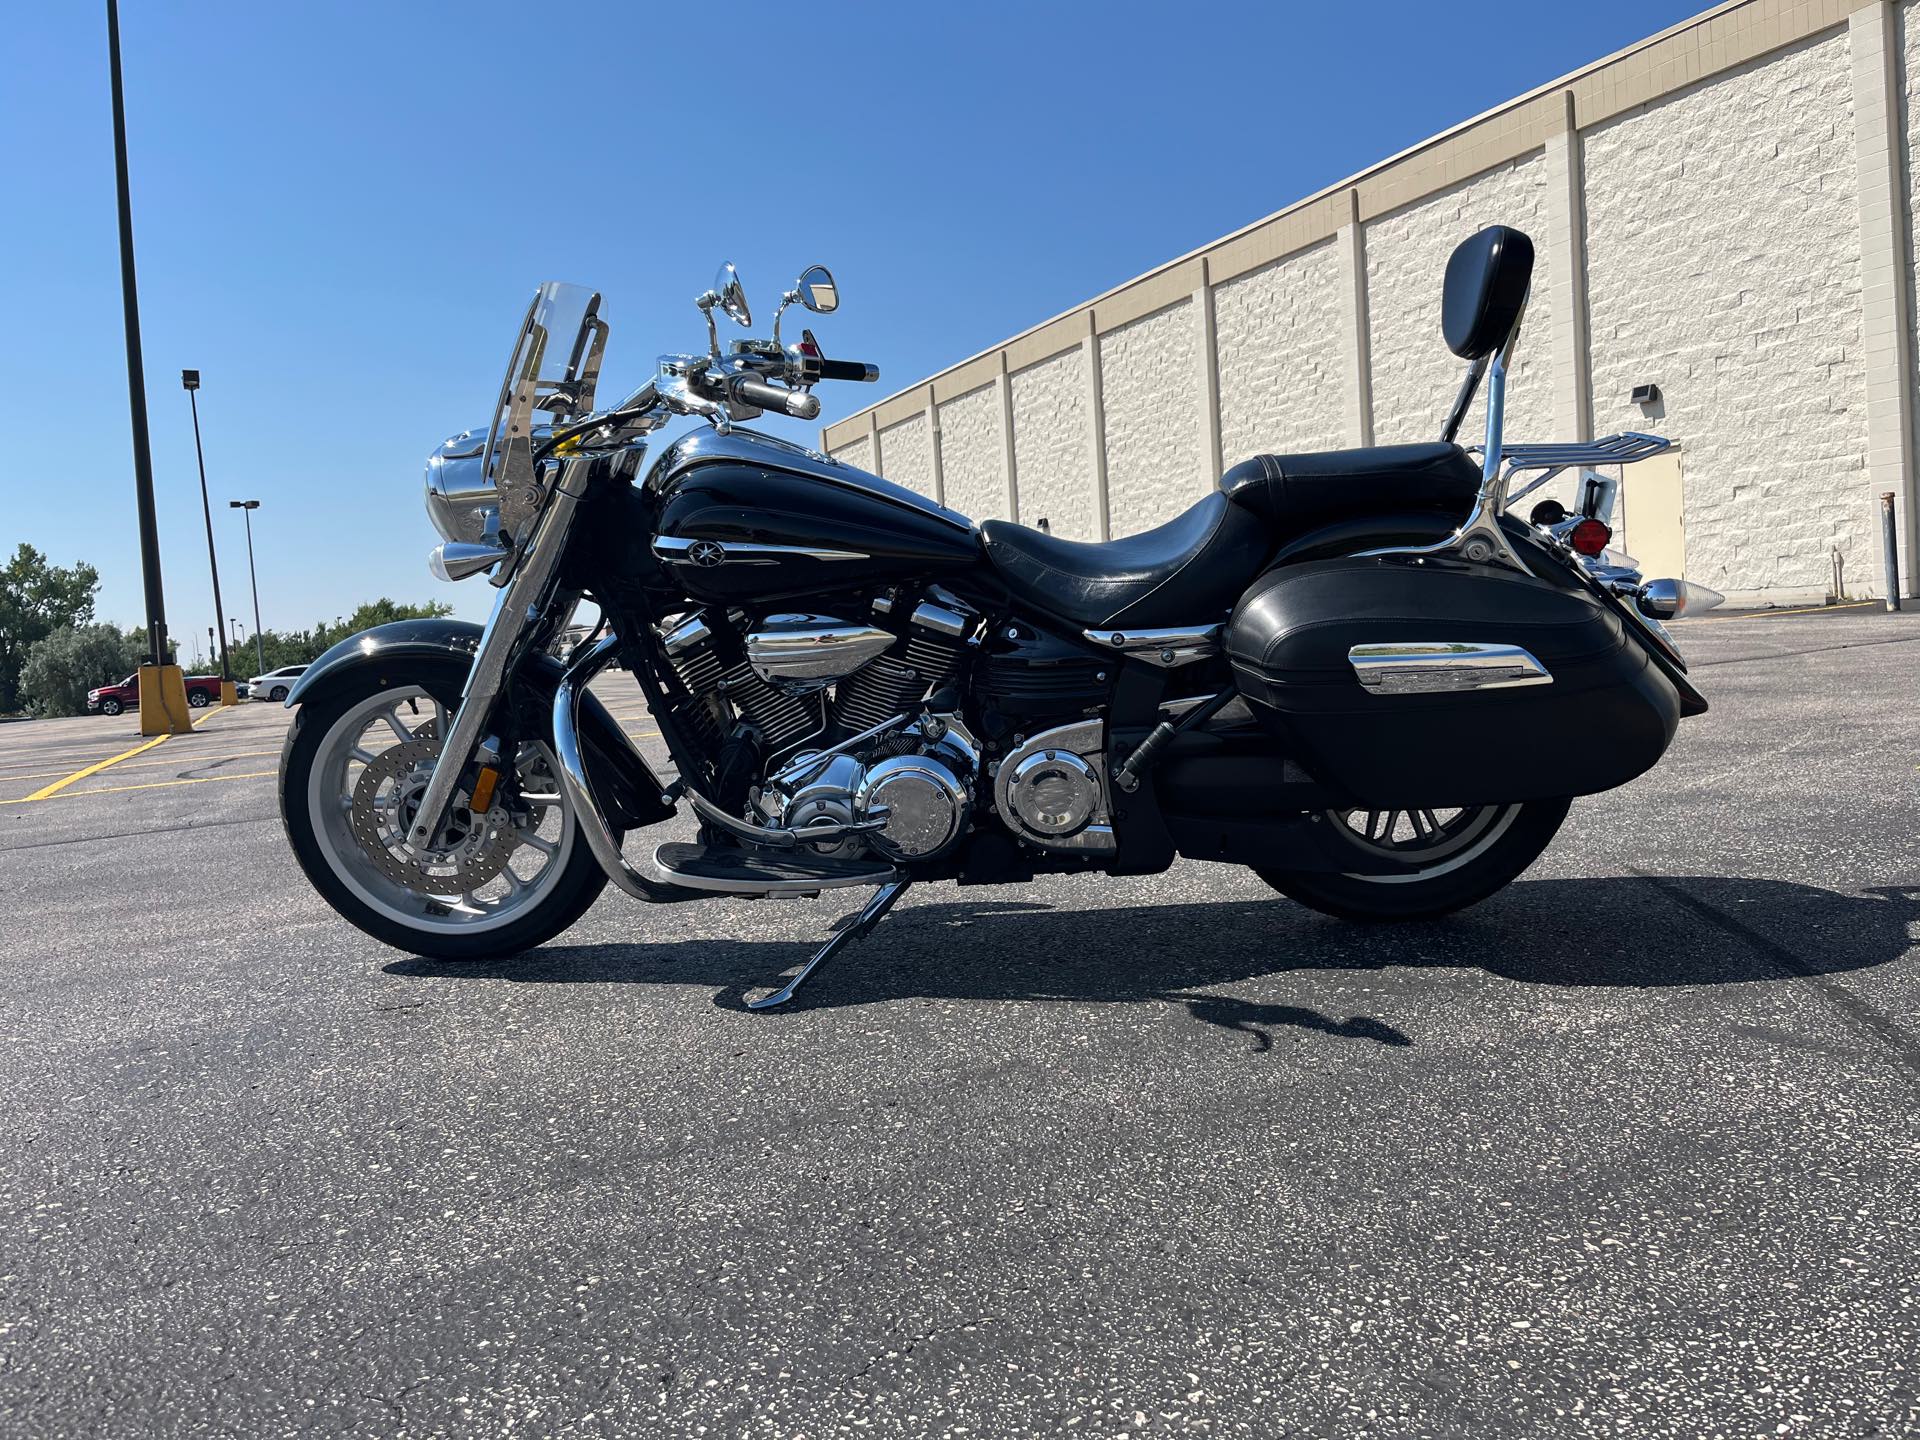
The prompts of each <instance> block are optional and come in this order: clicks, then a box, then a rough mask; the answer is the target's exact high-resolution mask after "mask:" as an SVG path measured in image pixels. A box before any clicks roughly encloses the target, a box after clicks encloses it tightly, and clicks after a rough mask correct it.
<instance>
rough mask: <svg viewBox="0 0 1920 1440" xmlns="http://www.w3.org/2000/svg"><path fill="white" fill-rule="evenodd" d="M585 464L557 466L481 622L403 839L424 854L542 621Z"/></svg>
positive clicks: (580, 459)
mask: <svg viewBox="0 0 1920 1440" xmlns="http://www.w3.org/2000/svg"><path fill="white" fill-rule="evenodd" d="M591 465H592V461H591V460H589V459H588V458H587V457H585V456H572V457H569V458H568V459H567V460H566V461H565V462H563V464H562V466H561V470H560V480H559V483H558V484H556V485H555V486H554V489H553V494H552V495H551V496H550V497H549V499H548V500H547V505H546V510H545V513H544V514H543V515H542V516H541V517H540V520H539V524H538V528H537V529H536V530H535V531H534V534H533V543H532V545H531V546H530V547H529V548H528V550H527V556H526V559H524V560H522V561H521V562H520V566H519V568H518V569H517V570H515V571H514V573H513V577H512V579H510V580H508V581H507V583H506V585H505V587H503V588H502V589H501V591H500V594H499V597H498V598H497V599H496V600H495V601H494V603H493V614H492V615H490V616H489V617H488V618H487V627H486V629H485V630H483V631H482V632H481V634H480V647H479V649H477V650H476V651H474V655H473V665H472V667H471V668H470V669H469V670H468V671H467V683H466V688H465V689H463V690H462V691H461V692H460V709H459V710H458V711H457V712H455V714H454V717H453V728H452V731H451V733H449V734H448V735H446V736H445V737H443V742H444V743H443V744H442V745H441V748H440V757H439V759H438V760H436V761H435V762H434V766H433V778H432V779H431V780H430V781H428V782H427V793H426V794H425V795H423V796H421V798H420V811H419V813H418V814H417V815H416V816H415V817H414V822H413V829H412V830H411V831H410V832H409V833H408V836H407V838H408V839H409V840H411V841H412V842H413V844H415V845H416V846H419V847H420V848H422V849H428V848H431V843H432V840H433V837H434V836H436V835H438V834H439V833H440V826H441V823H442V822H443V821H444V820H445V819H446V815H447V809H448V807H449V806H450V805H451V804H452V803H453V794H454V791H455V789H456V788H458V786H459V783H460V772H461V771H463V770H465V769H466V767H467V761H468V760H469V759H471V758H472V756H473V751H474V747H475V746H477V745H478V744H479V743H480V740H481V738H482V734H481V732H482V729H483V727H484V726H485V725H486V723H487V721H488V718H489V717H490V716H491V715H492V714H493V707H494V702H495V701H497V700H498V699H499V698H500V691H501V689H502V688H503V687H504V686H505V684H506V680H507V665H508V662H509V661H511V660H512V659H513V657H514V654H515V652H516V650H517V649H518V647H519V643H520V637H521V636H523V635H524V634H526V632H527V627H528V626H529V625H531V624H532V623H533V622H534V621H535V620H537V619H539V618H540V613H541V611H542V610H543V609H544V608H545V607H546V605H547V603H548V601H549V600H550V599H551V598H552V581H553V578H554V572H555V571H556V570H557V569H558V568H559V565H560V556H561V553H562V552H563V551H564V550H565V549H566V547H567V535H568V532H569V531H571V530H572V528H573V512H574V508H575V507H576V506H577V505H578V504H579V503H580V497H581V496H582V495H583V494H584V493H585V492H586V486H587V474H588V470H589V468H590V466H591Z"/></svg>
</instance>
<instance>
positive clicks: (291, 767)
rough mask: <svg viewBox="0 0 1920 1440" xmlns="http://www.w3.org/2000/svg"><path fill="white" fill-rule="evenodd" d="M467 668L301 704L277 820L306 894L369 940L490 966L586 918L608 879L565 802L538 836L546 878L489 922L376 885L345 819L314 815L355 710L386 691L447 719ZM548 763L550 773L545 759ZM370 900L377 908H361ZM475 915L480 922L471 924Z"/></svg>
mask: <svg viewBox="0 0 1920 1440" xmlns="http://www.w3.org/2000/svg"><path fill="white" fill-rule="evenodd" d="M467 669H468V666H467V664H466V662H465V661H461V660H448V661H446V662H441V661H438V660H421V661H416V662H414V663H413V666H412V668H411V669H410V672H409V673H408V674H407V675H406V676H404V677H401V676H396V675H392V674H379V675H377V676H376V675H375V674H373V673H367V674H364V675H362V676H359V677H355V680H354V682H352V683H348V684H345V685H342V686H341V687H340V688H338V689H334V690H331V691H328V692H326V693H324V694H322V695H321V696H320V697H319V698H317V699H314V700H309V701H308V702H307V703H305V704H303V705H302V706H301V707H300V709H299V711H298V712H297V713H296V714H295V715H294V719H293V724H292V726H291V727H290V728H289V729H288V731H287V741H286V745H285V747H284V749H283V750H282V751H281V755H280V819H281V823H282V824H283V825H284V826H285V828H286V832H287V840H288V842H289V843H290V844H291V845H292V846H293V853H294V858H295V859H297V860H298V861H299V862H300V868H301V869H302V870H303V871H305V872H306V876H307V879H308V880H309V881H311V882H312V884H313V888H314V889H316V890H318V891H319V892H320V894H321V896H322V897H323V898H324V899H325V900H326V902H327V903H328V904H329V905H331V906H333V908H334V909H335V910H337V911H339V912H340V914H341V915H343V916H344V917H346V919H348V920H350V921H352V922H353V924H355V925H356V926H358V927H359V928H360V929H362V930H364V931H365V932H366V933H367V934H369V935H371V936H373V938H374V939H376V940H379V941H382V942H384V943H386V944H388V945H391V946H393V947H394V948H395V949H397V950H405V951H407V952H409V953H411V954H414V955H424V956H427V957H428V958H430V959H434V960H492V959H498V958H500V957H503V956H508V955H517V954H519V953H521V952H522V951H525V950H530V949H532V948H533V947H534V946H536V945H541V944H544V943H545V942H546V941H548V940H551V939H552V938H553V937H554V936H555V935H558V934H559V933H560V932H561V931H563V930H565V929H567V928H568V927H569V926H571V925H572V924H573V923H574V922H575V921H576V920H578V919H579V918H580V917H581V916H582V915H584V914H586V912H587V909H588V907H589V906H591V905H592V904H593V902H594V900H595V899H596V898H598V896H599V894H600V891H601V890H602V889H603V888H605V886H606V883H607V876H606V872H605V871H603V870H602V869H601V868H600V865H599V862H598V861H596V860H595V859H594V858H593V852H592V851H591V850H590V849H589V848H588V846H587V844H586V841H585V839H584V837H582V836H581V835H580V834H579V821H578V820H577V819H576V818H575V816H574V814H573V812H572V810H571V809H570V808H567V807H566V805H565V803H564V801H563V802H561V808H560V816H559V829H558V833H557V835H555V836H553V837H550V838H549V839H548V840H547V843H548V844H549V845H551V846H553V847H554V854H553V858H552V859H550V860H549V861H548V864H550V865H551V866H553V867H554V874H553V875H551V876H548V875H547V874H546V873H545V871H544V870H542V871H541V872H540V874H539V875H538V876H537V877H534V878H533V880H532V881H531V884H530V886H529V890H528V894H529V898H528V900H527V901H525V902H521V903H518V907H517V908H515V909H512V910H511V911H510V913H501V914H498V915H494V916H491V917H486V916H478V917H476V915H474V914H468V915H465V916H463V915H461V914H460V913H458V912H459V906H458V905H456V904H454V902H453V901H452V900H451V899H449V900H448V901H447V902H446V903H444V904H441V903H433V902H432V901H431V897H429V896H426V895H423V894H421V893H420V892H418V891H413V890H409V889H407V888H406V886H405V885H402V884H399V883H396V882H393V881H391V880H390V879H388V880H387V881H385V882H383V879H382V875H381V873H380V866H379V865H378V864H375V865H374V866H373V867H372V869H371V870H370V869H369V868H368V867H367V866H366V864H365V863H364V862H363V860H362V859H361V857H360V856H359V855H357V854H356V852H355V847H354V845H353V837H352V835H351V834H343V828H344V829H348V830H350V829H351V823H350V822H349V823H348V824H347V825H346V826H344V827H343V826H342V825H341V824H340V823H338V822H337V820H336V823H333V824H331V825H328V828H327V829H326V830H325V832H324V833H323V832H322V829H321V827H322V826H323V825H327V824H328V816H327V815H326V814H325V813H321V812H323V811H324V809H325V806H326V804H327V803H331V804H333V805H334V806H335V807H336V809H337V808H338V807H339V805H340V803H341V802H340V797H339V793H338V791H339V785H338V780H337V777H336V776H334V775H332V774H330V773H329V772H330V771H331V770H333V769H335V768H339V767H344V765H345V764H346V763H347V762H346V761H345V760H344V759H343V758H342V752H341V746H342V745H343V744H345V745H347V746H349V747H351V746H352V745H353V744H354V743H355V740H354V736H355V734H356V733H357V732H356V731H355V730H354V727H355V725H356V724H357V723H359V722H358V720H357V717H356V716H355V714H354V712H356V711H365V710H366V709H367V707H369V706H370V705H374V704H375V702H377V700H378V699H379V698H381V697H384V696H387V695H391V696H393V697H394V699H395V701H396V702H397V703H407V702H404V701H403V700H402V697H404V696H406V695H409V694H411V695H415V696H418V695H420V692H422V691H424V692H425V694H426V697H430V700H431V701H432V702H437V705H438V708H439V710H440V713H441V715H442V716H444V717H450V716H451V715H452V713H453V711H454V710H455V709H456V708H457V707H458V706H459V703H460V692H461V688H462V686H463V685H464V683H465V681H466V677H467ZM422 731H423V732H424V727H422ZM434 738H437V737H434ZM348 753H355V752H352V751H351V750H349V751H348ZM358 753H364V752H358ZM528 753H530V752H528ZM548 764H549V768H550V767H551V761H550V759H549V761H548ZM341 773H345V772H344V769H343V768H342V769H341ZM317 803H318V805H319V809H318V810H317V809H316V804H317ZM348 813H349V815H351V813H352V812H351V811H349V812H348ZM496 813H497V812H496ZM369 897H372V899H373V901H374V902H376V903H369ZM505 908H506V907H503V909H505ZM476 918H477V919H478V920H479V922H480V923H475V922H476Z"/></svg>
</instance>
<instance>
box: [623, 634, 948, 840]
mask: <svg viewBox="0 0 1920 1440" xmlns="http://www.w3.org/2000/svg"><path fill="white" fill-rule="evenodd" d="M895 608H896V606H895V602H892V601H890V600H888V599H886V598H884V597H883V598H882V599H881V600H880V601H879V602H877V603H876V604H875V605H874V607H873V609H874V617H873V620H871V621H869V622H854V621H848V620H845V619H841V618H838V617H835V616H831V615H821V614H797V613H776V614H768V615H761V616H754V615H749V614H747V613H746V612H744V611H740V610H728V611H725V612H715V611H703V612H701V613H699V614H696V615H693V616H690V617H687V618H685V619H683V620H681V621H680V622H679V623H678V624H677V625H675V626H674V627H672V628H671V629H669V630H667V631H666V632H665V633H663V634H662V635H661V643H662V646H663V648H664V649H665V650H666V653H667V657H668V659H669V661H670V663H671V664H672V665H673V667H674V672H675V674H676V675H677V676H678V677H679V679H680V682H681V684H682V685H683V686H684V687H685V689H686V691H687V696H686V698H685V699H684V700H683V701H682V703H681V704H680V705H679V706H678V707H676V710H675V720H676V722H677V723H678V724H680V725H681V726H682V727H684V729H685V731H686V732H687V733H688V734H689V735H691V736H692V737H693V738H695V739H696V740H697V741H698V742H699V743H700V744H701V745H702V746H703V747H704V748H706V749H707V753H709V754H717V755H722V756H723V757H725V756H729V755H732V756H739V755H740V754H741V753H742V752H743V747H744V753H745V754H746V755H748V756H750V757H751V759H750V761H749V762H748V764H747V769H748V770H749V771H750V773H745V774H742V773H740V767H739V766H738V765H736V766H734V767H733V768H732V770H731V771H730V772H729V773H731V775H732V776H733V780H734V781H735V782H737V783H735V784H733V785H732V786H731V788H733V790H734V793H733V794H732V795H722V796H718V797H716V798H717V799H720V800H721V802H722V803H723V804H729V806H730V808H731V802H733V801H743V802H746V803H750V804H751V805H752V806H753V807H754V809H755V810H756V811H757V812H758V813H759V815H760V817H761V819H762V821H763V823H766V824H768V825H771V826H777V827H780V828H782V829H800V828H804V827H806V826H809V825H823V824H830V825H837V826H848V827H854V830H853V833H846V834H843V835H842V836H840V837H839V838H836V839H834V840H831V841H826V842H819V843H817V844H816V845H815V846H814V848H815V849H816V850H817V851H818V852H819V853H822V854H828V855H834V856H838V857H843V858H845V857H852V856H856V855H859V854H863V853H866V852H867V851H873V852H877V853H879V854H880V855H883V856H885V857H887V858H889V859H894V860H925V859H930V858H932V857H933V856H936V855H938V854H940V853H941V852H942V851H944V850H946V849H947V848H949V847H950V846H952V845H953V844H954V843H955V842H957V841H958V840H959V839H960V837H961V836H962V835H964V834H965V833H966V828H967V823H968V820H969V818H970V817H971V813H972V808H973V800H972V796H973V791H974V786H975V784H976V783H977V781H978V777H979V761H978V757H977V755H976V752H975V749H974V746H973V744H972V743H971V741H970V740H969V739H968V737H967V736H966V734H965V730H964V727H963V726H961V725H960V724H959V721H958V717H957V716H947V717H943V718H935V717H933V716H931V715H926V714H923V702H925V701H926V700H927V699H928V697H929V696H930V695H934V694H936V693H937V692H938V691H939V690H940V689H941V687H943V686H944V685H945V684H946V683H947V682H948V681H949V680H951V679H952V678H953V677H954V676H955V674H956V672H957V671H958V668H959V663H960V658H961V655H962V654H963V652H964V649H965V645H966V642H967V639H968V637H969V635H970V634H971V633H972V632H973V631H974V629H975V628H976V627H977V626H978V624H979V617H977V616H974V615H970V614H964V613H962V612H961V611H960V610H957V609H954V608H951V607H949V606H946V605H941V604H937V603H935V602H933V601H923V602H921V603H920V604H918V605H917V606H915V607H914V608H913V609H912V610H911V611H910V612H909V613H907V614H906V615H905V616H904V617H896V616H895V615H894V613H893V612H894V609H895ZM888 624H895V625H897V626H898V629H897V630H896V629H892V628H887V626H888ZM722 769H723V771H726V770H727V769H728V766H727V763H726V760H725V759H723V761H722ZM763 772H765V775H766V778H765V779H764V780H761V779H760V777H761V775H762V773H763ZM754 781H759V783H758V784H754V783H752V782H754ZM743 791H744V792H745V793H742V792H743Z"/></svg>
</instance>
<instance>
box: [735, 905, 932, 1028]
mask: <svg viewBox="0 0 1920 1440" xmlns="http://www.w3.org/2000/svg"><path fill="white" fill-rule="evenodd" d="M911 884H913V881H912V880H890V881H888V882H887V883H886V884H885V885H882V886H881V887H880V888H879V889H878V890H876V891H874V892H873V898H872V899H871V900H869V901H867V903H866V907H865V908H864V909H863V910H861V912H860V913H859V914H858V915H857V916H855V917H854V921H853V923H852V924H851V925H849V926H847V927H846V928H845V929H843V930H841V931H840V932H839V933H838V934H836V935H835V936H834V937H833V938H832V939H831V940H829V941H827V943H826V944H824V945H822V946H821V947H820V948H819V949H818V950H816V951H814V952H813V958H812V959H811V960H809V961H807V963H806V964H804V965H802V966H801V967H800V971H799V973H798V974H797V975H795V976H794V977H793V978H792V979H791V980H789V981H787V983H786V984H785V985H783V986H781V987H780V988H779V989H778V990H776V991H774V992H773V994H771V995H763V996H762V997H761V998H760V999H758V1000H749V1001H747V1009H749V1010H771V1009H773V1008H774V1006H776V1005H784V1004H786V1003H787V1002H788V1001H789V1000H791V999H793V997H794V993H795V992H796V991H797V990H799V988H800V987H801V986H802V985H804V984H805V983H806V981H807V977H808V976H809V975H811V974H813V972H814V971H816V970H818V969H819V968H820V966H821V964H822V963H823V962H825V961H827V960H829V959H831V958H832V957H833V956H835V955H838V954H839V953H840V952H841V951H842V950H844V949H846V948H847V946H849V945H851V944H852V943H853V942H854V941H856V940H859V939H861V938H862V937H864V936H865V935H866V934H867V933H868V932H870V931H871V930H872V929H873V927H874V926H876V925H878V924H879V923H880V920H881V917H883V916H884V915H885V914H886V913H887V911H889V910H891V909H892V908H893V902H894V901H896V900H898V899H899V898H900V897H901V896H902V895H904V894H906V893H907V887H908V886H909V885H911Z"/></svg>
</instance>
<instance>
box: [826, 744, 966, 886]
mask: <svg viewBox="0 0 1920 1440" xmlns="http://www.w3.org/2000/svg"><path fill="white" fill-rule="evenodd" d="M972 811H973V799H972V797H971V796H969V795H968V794H967V786H966V784H965V783H964V782H963V781H962V780H961V778H960V777H959V776H958V775H956V774H954V773H953V771H952V770H950V769H949V768H948V767H947V766H946V765H945V764H943V763H942V762H941V761H940V760H939V759H937V758H936V757H934V756H932V755H928V754H924V753H921V754H915V755H894V756H890V757H889V758H888V759H885V760H882V761H879V762H878V763H877V764H875V765H872V766H870V767H869V768H868V770H867V773H866V774H865V775H864V776H862V777H861V780H860V785H859V788H858V789H856V790H855V791H854V794H853V813H854V816H855V818H856V819H859V820H866V819H869V818H871V817H872V816H874V815H876V814H884V816H885V819H886V824H885V825H884V826H883V827H882V828H881V829H879V830H875V831H873V832H871V833H869V834H868V835H867V837H866V840H867V843H868V844H869V845H871V846H872V847H873V848H874V849H875V850H877V851H879V852H880V853H881V854H882V855H884V856H886V857H887V858H888V859H889V860H928V859H931V858H932V857H933V856H935V855H938V854H939V853H940V852H941V851H943V850H945V849H946V848H947V847H948V846H949V845H951V844H953V842H954V841H956V840H958V839H959V838H960V836H961V835H962V834H964V833H965V832H966V828H967V818H968V816H969V815H970V814H971V813H972Z"/></svg>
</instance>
